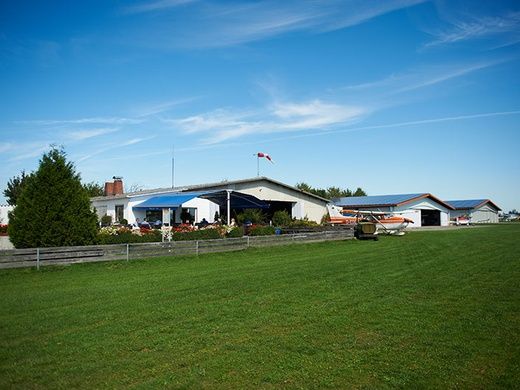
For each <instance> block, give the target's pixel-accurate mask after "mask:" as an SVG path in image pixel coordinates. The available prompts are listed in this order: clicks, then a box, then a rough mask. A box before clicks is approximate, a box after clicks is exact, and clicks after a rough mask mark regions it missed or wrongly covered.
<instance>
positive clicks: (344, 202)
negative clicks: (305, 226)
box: [332, 193, 453, 209]
mask: <svg viewBox="0 0 520 390" xmlns="http://www.w3.org/2000/svg"><path fill="white" fill-rule="evenodd" d="M423 198H430V199H433V200H434V201H436V202H437V203H440V204H441V205H443V206H444V207H446V208H448V209H453V207H452V206H451V205H449V204H447V203H446V202H443V201H442V200H440V199H439V198H436V197H435V196H433V195H432V194H428V193H420V194H398V195H375V196H351V197H346V198H338V199H334V200H333V202H332V203H334V204H335V205H336V206H340V207H392V206H401V205H403V204H406V203H408V202H412V201H414V200H419V199H423Z"/></svg>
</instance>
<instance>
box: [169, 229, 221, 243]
mask: <svg viewBox="0 0 520 390" xmlns="http://www.w3.org/2000/svg"><path fill="white" fill-rule="evenodd" d="M216 238H222V236H221V233H220V231H219V230H218V229H200V230H194V231H192V232H174V233H173V234H172V241H188V240H212V239H216Z"/></svg>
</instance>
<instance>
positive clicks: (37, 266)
mask: <svg viewBox="0 0 520 390" xmlns="http://www.w3.org/2000/svg"><path fill="white" fill-rule="evenodd" d="M36 269H37V270H38V271H39V270H40V248H36Z"/></svg>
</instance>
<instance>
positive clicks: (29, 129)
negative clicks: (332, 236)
mask: <svg viewBox="0 0 520 390" xmlns="http://www.w3.org/2000/svg"><path fill="white" fill-rule="evenodd" d="M519 49H520V3H518V2H515V1H510V2H508V1H492V2H491V1H481V2H475V1H421V0H386V1H369V0H350V1H340V0H337V1H306V0H299V1H291V0H288V1H284V2H278V1H247V2H238V1H210V0H198V1H197V0H141V1H122V0H120V1H106V0H104V1H88V2H86V1H85V2H82V3H80V2H70V1H45V2H40V1H32V2H31V1H16V2H2V3H1V5H0V89H1V91H2V93H0V156H1V157H0V161H1V166H0V188H2V189H4V188H5V185H6V183H7V181H8V180H9V178H10V177H12V176H15V175H17V174H19V173H20V171H21V170H22V169H25V170H26V171H31V170H33V169H35V168H36V167H37V165H38V160H39V158H40V157H41V154H42V153H43V152H45V151H46V150H48V147H49V145H50V144H58V145H63V146H64V147H65V150H66V151H67V153H68V156H69V158H70V159H71V160H72V161H74V162H75V164H76V167H77V170H78V171H79V172H80V173H81V175H82V178H83V179H84V181H92V180H94V181H98V182H103V181H105V180H107V179H110V178H111V177H112V176H113V175H120V176H123V177H124V181H125V184H126V185H127V186H131V185H139V186H142V187H144V188H154V187H164V186H169V185H170V184H171V173H170V172H171V168H170V161H171V153H172V146H173V145H175V161H176V173H175V177H176V179H175V182H176V183H175V184H176V185H182V184H195V183H204V182H213V181H220V180H224V179H239V178H247V177H253V176H255V175H256V159H255V158H254V157H253V154H254V153H256V152H265V153H269V154H270V155H271V156H272V158H273V159H274V161H275V164H269V163H268V162H267V161H261V174H262V175H265V176H269V177H272V178H274V179H277V180H281V181H283V182H286V183H288V184H295V183H297V182H300V181H305V182H307V183H309V184H311V185H313V186H318V187H327V186H333V185H334V186H340V187H348V188H355V187H358V186H360V187H362V188H364V189H365V190H366V191H367V192H368V193H369V194H372V195H377V194H392V193H416V192H431V193H433V194H435V195H437V196H439V197H441V198H443V199H464V198H491V199H493V200H494V201H495V202H496V203H498V204H499V205H500V206H501V207H502V208H504V209H506V210H509V209H511V208H517V209H518V208H520V180H519V172H520V157H519V153H518V151H517V149H518V146H519V145H520V128H519V124H520V88H519V87H520V77H519V76H520V72H519V71H518V69H520V50H519ZM3 200H4V199H3V198H0V202H2V201H3Z"/></svg>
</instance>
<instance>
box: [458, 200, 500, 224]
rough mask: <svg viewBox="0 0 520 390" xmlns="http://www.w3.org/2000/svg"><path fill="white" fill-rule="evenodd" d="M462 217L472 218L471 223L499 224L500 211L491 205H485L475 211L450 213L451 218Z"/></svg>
mask: <svg viewBox="0 0 520 390" xmlns="http://www.w3.org/2000/svg"><path fill="white" fill-rule="evenodd" d="M462 215H467V216H469V217H470V218H471V223H498V210H496V209H495V208H494V207H492V206H490V205H489V204H484V205H483V206H482V207H479V208H478V209H475V210H468V209H466V210H453V211H451V212H450V218H451V219H455V218H457V217H460V216H462Z"/></svg>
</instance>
